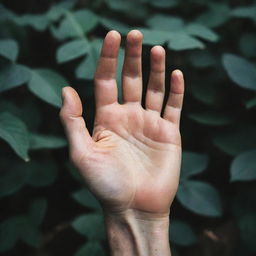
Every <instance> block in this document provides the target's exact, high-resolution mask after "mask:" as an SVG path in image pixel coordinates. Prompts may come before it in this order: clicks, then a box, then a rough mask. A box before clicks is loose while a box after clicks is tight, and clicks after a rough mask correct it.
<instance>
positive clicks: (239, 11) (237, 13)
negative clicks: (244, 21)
mask: <svg viewBox="0 0 256 256" xmlns="http://www.w3.org/2000/svg"><path fill="white" fill-rule="evenodd" d="M255 14H256V5H251V6H245V7H238V8H235V9H233V10H232V11H231V12H230V15H231V16H234V17H238V18H250V19H252V20H253V21H254V22H256V15H255Z"/></svg>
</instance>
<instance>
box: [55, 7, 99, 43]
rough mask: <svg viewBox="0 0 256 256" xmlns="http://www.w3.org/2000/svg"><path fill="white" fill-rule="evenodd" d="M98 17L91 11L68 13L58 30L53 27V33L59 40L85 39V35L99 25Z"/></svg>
mask: <svg viewBox="0 0 256 256" xmlns="http://www.w3.org/2000/svg"><path fill="white" fill-rule="evenodd" d="M98 22H99V21H98V17H97V16H96V15H95V14H94V13H93V12H91V11H89V10H78V11H75V12H71V11H66V12H65V17H64V18H63V20H62V21H61V23H60V25H59V27H58V28H56V27H54V26H52V27H51V32H52V33H53V35H54V36H55V37H56V38H57V39H59V40H64V39H67V38H84V34H85V33H87V32H89V31H90V30H92V29H93V28H94V27H95V26H96V25H97V24H98Z"/></svg>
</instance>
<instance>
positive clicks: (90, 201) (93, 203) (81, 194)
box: [72, 189, 101, 211]
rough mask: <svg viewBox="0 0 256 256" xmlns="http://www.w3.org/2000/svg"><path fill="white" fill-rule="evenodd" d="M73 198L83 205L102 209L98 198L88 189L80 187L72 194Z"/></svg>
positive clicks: (98, 209)
mask: <svg viewBox="0 0 256 256" xmlns="http://www.w3.org/2000/svg"><path fill="white" fill-rule="evenodd" d="M72 198H73V199H74V200H75V201H77V202H78V203H79V204H81V205H82V206H86V207H88V208H92V209H94V210H97V211H101V206H100V204H99V202H98V200H97V199H96V198H95V197H94V196H93V195H92V193H91V192H90V191H89V190H87V189H80V190H78V191H76V192H74V193H73V194H72Z"/></svg>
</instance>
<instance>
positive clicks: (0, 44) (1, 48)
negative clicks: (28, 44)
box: [0, 39, 19, 61]
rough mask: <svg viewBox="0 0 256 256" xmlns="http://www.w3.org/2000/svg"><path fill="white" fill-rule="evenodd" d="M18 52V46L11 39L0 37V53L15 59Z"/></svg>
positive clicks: (12, 59)
mask: <svg viewBox="0 0 256 256" xmlns="http://www.w3.org/2000/svg"><path fill="white" fill-rule="evenodd" d="M18 52H19V46H18V44H17V42H16V41H15V40H13V39H0V55H2V56H4V57H5V58H7V59H9V60H11V61H16V59H17V56H18Z"/></svg>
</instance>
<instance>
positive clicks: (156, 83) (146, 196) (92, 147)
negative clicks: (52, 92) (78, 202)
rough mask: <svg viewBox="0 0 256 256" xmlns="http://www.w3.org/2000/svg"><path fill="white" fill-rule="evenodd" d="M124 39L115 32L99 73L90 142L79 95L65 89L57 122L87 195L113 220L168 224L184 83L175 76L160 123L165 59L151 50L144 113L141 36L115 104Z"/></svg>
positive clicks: (130, 44)
mask: <svg viewBox="0 0 256 256" xmlns="http://www.w3.org/2000/svg"><path fill="white" fill-rule="evenodd" d="M120 41H121V37H120V35H119V33H118V32H116V31H110V32H109V33H108V34H107V35H106V37H105V39H104V44H103V47H102V51H101V57H100V59H99V62H98V66H97V70H96V73H95V96H96V117H95V125H94V130H93V135H92V137H91V136H90V134H89V132H88V130H87V128H86V125H85V122H84V119H83V117H82V104H81V101H80V98H79V96H78V94H77V93H76V91H75V90H74V89H72V88H71V87H65V88H63V106H62V109H61V112H60V117H61V119H62V122H63V124H64V127H65V130H66V134H67V137H68V140H69V145H70V155H71V159H72V161H73V162H74V164H75V165H76V166H77V168H78V169H79V171H80V173H81V174H82V176H83V177H84V179H85V182H86V183H87V185H88V187H89V188H90V190H91V191H92V192H93V193H94V195H95V196H96V197H97V198H98V199H99V200H100V202H101V203H102V206H103V208H104V210H106V211H107V212H109V213H112V212H113V213H123V212H126V211H136V212H139V213H146V214H147V216H149V217H152V218H155V217H158V216H160V217H161V216H168V215H169V209H170V205H171V203H172V201H173V199H174V196H175V194H176V191H177V187H178V183H179V174H180V165H181V137H180V132H179V121H180V113H181V108H182V101H183V93H184V81H183V76H182V73H181V71H179V70H176V71H174V72H172V75H171V89H170V94H169V98H168V102H167V105H166V106H165V107H164V111H163V116H161V110H162V104H163V98H164V94H165V92H164V90H165V51H164V49H163V48H162V47H161V46H155V47H153V48H152V50H151V56H150V57H151V70H150V77H149V83H148V87H147V93H146V106H145V107H146V108H145V109H144V108H143V107H142V106H141V95H142V70H141V51H142V34H141V33H140V32H139V31H137V30H133V31H131V32H129V33H128V35H127V39H126V49H125V60H124V65H123V74H122V86H123V99H124V103H123V104H119V103H118V102H117V85H116V79H115V74H116V66H117V56H118V50H119V46H120Z"/></svg>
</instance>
